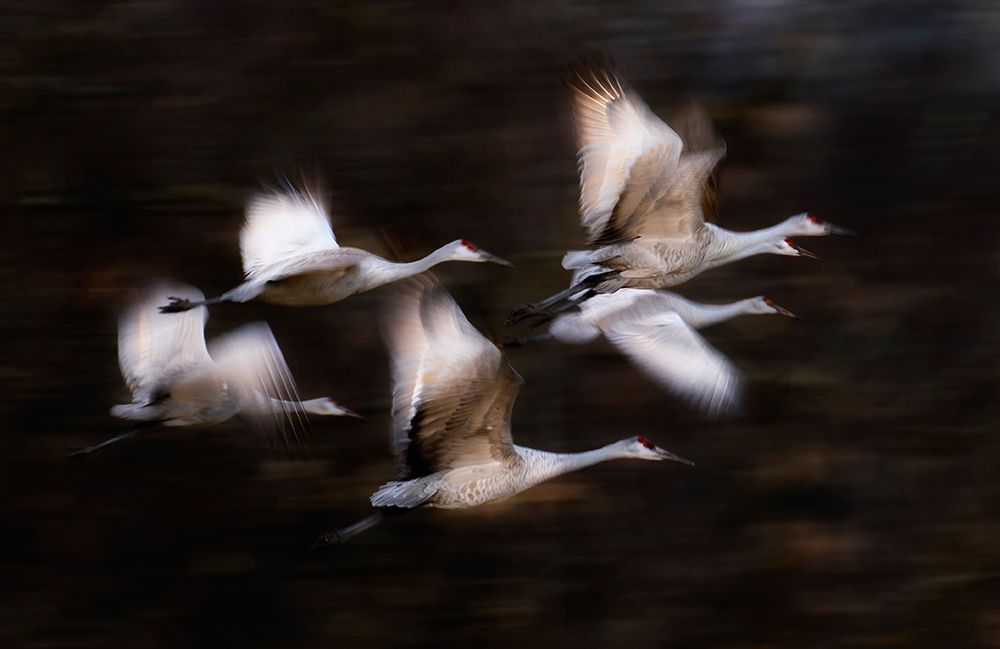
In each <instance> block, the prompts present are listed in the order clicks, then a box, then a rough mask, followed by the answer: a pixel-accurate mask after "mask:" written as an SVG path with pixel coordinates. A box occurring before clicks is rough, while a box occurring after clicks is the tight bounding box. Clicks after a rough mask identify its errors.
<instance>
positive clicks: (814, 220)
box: [806, 214, 822, 225]
mask: <svg viewBox="0 0 1000 649" xmlns="http://www.w3.org/2000/svg"><path fill="white" fill-rule="evenodd" d="M806 218H807V219H809V220H810V221H812V222H813V223H815V224H816V225H819V224H820V223H822V221H820V220H819V219H818V218H816V216H815V215H813V214H806Z"/></svg>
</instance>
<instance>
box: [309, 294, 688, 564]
mask: <svg viewBox="0 0 1000 649" xmlns="http://www.w3.org/2000/svg"><path fill="white" fill-rule="evenodd" d="M385 335H386V339H387V345H388V348H389V354H390V356H391V363H392V376H393V384H394V385H393V400H392V418H393V429H392V442H393V445H394V450H395V453H396V456H397V458H398V459H399V468H400V471H399V476H398V477H399V479H397V480H394V481H392V482H388V483H386V484H384V485H382V486H381V487H380V488H379V489H378V490H377V491H376V492H375V493H374V494H373V495H372V496H371V504H372V505H373V506H374V507H378V508H399V509H403V510H407V509H413V508H415V507H421V506H426V507H440V508H450V509H454V508H465V507H475V506H477V505H483V504H486V503H490V502H496V501H500V500H504V499H506V498H509V497H511V496H513V495H515V494H517V493H520V492H521V491H524V490H525V489H528V488H529V487H532V486H534V485H536V484H538V483H540V482H542V481H545V480H548V479H550V478H553V477H555V476H558V475H561V474H563V473H567V472H570V471H576V470H577V469H581V468H584V467H587V466H590V465H592V464H596V463H598V462H603V461H606V460H613V459H619V458H620V459H633V460H674V461H678V462H684V463H687V464H691V462H690V461H689V460H686V459H684V458H682V457H680V456H678V455H674V454H673V453H671V452H669V451H666V450H664V449H662V448H659V447H657V446H655V445H654V444H653V443H652V442H650V441H649V440H648V439H645V438H643V437H629V438H627V439H623V440H620V441H618V442H615V443H613V444H609V445H607V446H604V447H602V448H598V449H595V450H591V451H586V452H583V453H550V452H547V451H540V450H536V449H532V448H526V447H523V446H517V445H516V444H514V443H513V441H512V440H511V430H510V421H511V410H512V408H513V405H514V400H515V398H516V397H517V392H518V390H519V388H520V386H521V383H522V379H521V377H520V376H519V375H518V374H517V372H515V371H514V369H513V368H511V366H510V365H508V364H507V361H506V360H505V358H504V355H503V353H502V352H501V351H500V349H498V348H497V347H496V346H495V345H494V344H493V343H491V342H490V341H489V340H487V339H486V338H485V337H484V336H483V335H482V334H481V333H480V332H479V331H478V330H477V329H476V328H475V327H473V326H472V324H470V323H469V321H468V320H467V319H466V317H465V314H464V313H462V311H461V309H460V308H459V307H458V305H457V304H456V303H455V301H454V300H453V299H452V297H451V296H450V295H449V294H448V293H447V292H446V291H445V290H444V289H443V288H441V287H440V286H439V285H438V284H436V283H434V282H432V281H431V280H429V279H426V278H423V279H420V280H414V281H413V282H412V285H411V286H409V287H408V290H407V291H405V292H404V294H403V295H401V296H400V297H399V298H398V299H397V300H396V301H395V302H393V304H392V306H391V307H390V309H389V310H388V313H387V317H386V322H385ZM390 511H392V510H390ZM396 511H398V509H397V510H396ZM382 519H383V514H382V512H381V511H380V512H378V513H376V514H374V515H373V516H369V517H368V518H365V519H363V520H361V521H360V522H358V523H355V524H354V525H351V526H349V527H346V528H343V529H340V530H336V531H334V532H331V533H329V534H326V535H324V536H323V537H321V538H320V540H319V541H317V544H319V545H323V544H327V543H336V542H340V541H344V540H346V539H348V538H350V537H352V536H354V535H356V534H358V533H360V532H362V531H364V530H366V529H368V528H370V527H372V526H373V525H376V524H377V523H379V522H380V521H381V520H382Z"/></svg>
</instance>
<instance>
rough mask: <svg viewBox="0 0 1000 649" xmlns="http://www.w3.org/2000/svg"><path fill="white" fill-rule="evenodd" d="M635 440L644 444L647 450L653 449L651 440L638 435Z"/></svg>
mask: <svg viewBox="0 0 1000 649" xmlns="http://www.w3.org/2000/svg"><path fill="white" fill-rule="evenodd" d="M635 441H637V442H639V443H640V444H642V445H643V446H645V447H646V448H648V449H649V450H651V451H652V450H653V442H651V441H649V440H648V439H646V438H645V437H639V438H637V439H636V440H635Z"/></svg>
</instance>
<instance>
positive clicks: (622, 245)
mask: <svg viewBox="0 0 1000 649" xmlns="http://www.w3.org/2000/svg"><path fill="white" fill-rule="evenodd" d="M566 84H567V86H568V88H569V90H570V94H571V101H572V106H573V116H574V123H575V126H576V134H577V143H578V155H577V157H578V162H579V168H580V220H581V224H582V225H583V227H584V228H585V229H586V230H587V244H588V245H589V248H588V249H586V250H573V251H570V252H568V253H567V254H566V255H565V257H563V267H564V268H567V269H571V270H578V269H582V268H586V267H588V266H597V267H599V268H600V269H602V270H604V271H606V273H604V274H593V275H590V276H589V277H588V278H587V279H586V281H587V282H588V283H587V284H586V285H585V286H586V287H593V288H594V289H595V290H596V292H599V293H610V292H614V291H615V290H617V289H619V288H624V287H628V288H667V287H670V286H676V285H678V284H681V283H683V282H686V281H688V280H689V279H691V278H692V277H694V276H695V275H698V274H699V273H701V272H703V271H705V270H707V269H709V268H713V267H716V266H720V265H722V264H728V263H731V262H734V261H737V260H739V259H743V258H745V257H749V256H751V255H758V254H765V253H771V254H779V255H799V256H808V257H814V256H815V255H812V254H811V253H809V252H807V251H805V250H803V249H801V248H799V247H798V246H797V245H796V244H795V243H793V242H792V240H791V239H790V237H795V236H823V235H828V234H841V235H852V234H854V233H853V232H852V231H851V230H848V229H847V228H842V227H840V226H837V225H833V224H832V223H825V222H823V221H821V220H820V219H818V218H817V217H815V216H813V215H812V214H808V213H803V214H797V215H795V216H792V217H789V218H788V219H786V220H785V221H783V222H781V223H779V224H777V225H774V226H771V227H769V228H764V229H762V230H755V231H752V232H734V231H732V230H726V229H724V228H720V227H718V226H716V225H713V224H711V223H708V222H706V216H708V217H709V219H710V218H711V217H712V216H714V214H713V213H712V212H713V211H714V203H715V200H714V189H715V185H714V183H708V182H707V181H708V180H709V178H710V174H712V172H713V170H714V169H715V167H716V165H717V164H718V163H719V161H720V160H721V159H722V158H723V157H724V156H725V153H726V147H725V143H724V142H723V140H722V139H721V138H720V137H719V136H718V134H717V133H716V132H715V130H714V128H713V127H712V124H711V122H710V121H709V119H708V117H707V116H706V115H705V114H704V113H703V112H702V111H700V110H695V109H691V110H690V111H688V114H687V115H686V116H685V119H683V120H681V121H680V122H679V124H680V125H681V126H679V129H680V130H681V133H682V134H683V135H682V134H679V133H678V132H677V131H675V130H674V129H673V128H671V127H670V126H668V125H667V124H666V123H665V122H663V121H662V120H661V119H660V118H659V117H657V116H656V115H655V114H653V112H652V111H651V110H650V109H649V107H648V106H646V104H645V103H644V102H643V101H642V99H641V98H640V97H639V95H638V94H636V93H635V92H633V91H632V90H630V89H626V87H625V85H624V84H623V82H622V81H621V79H620V77H618V76H617V74H616V73H615V72H614V70H613V68H612V66H611V64H610V62H608V61H606V60H603V59H601V58H596V59H585V60H583V61H581V62H580V63H579V64H578V65H576V66H575V67H574V68H573V69H572V71H571V73H570V75H569V76H568V77H567V79H566ZM706 194H708V196H706ZM706 206H707V207H709V208H710V209H709V214H707V215H706V213H705V207H706ZM576 288H583V287H576ZM572 292H574V290H573V288H571V289H568V290H567V291H563V292H561V293H558V294H556V295H554V296H552V297H551V298H549V299H547V300H545V301H543V302H541V303H539V304H534V305H530V304H529V305H525V307H522V308H521V309H518V310H516V311H515V312H514V313H513V314H512V320H513V321H517V320H519V319H521V318H523V317H525V316H528V315H531V314H535V313H539V312H544V311H545V310H546V309H548V308H550V307H552V306H553V305H555V304H556V303H558V302H559V301H561V300H564V299H565V298H566V296H567V295H569V294H571V293H572Z"/></svg>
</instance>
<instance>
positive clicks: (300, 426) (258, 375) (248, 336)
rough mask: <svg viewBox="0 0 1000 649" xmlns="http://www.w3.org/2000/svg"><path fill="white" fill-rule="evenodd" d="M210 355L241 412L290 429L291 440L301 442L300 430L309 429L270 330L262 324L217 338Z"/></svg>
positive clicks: (266, 425)
mask: <svg viewBox="0 0 1000 649" xmlns="http://www.w3.org/2000/svg"><path fill="white" fill-rule="evenodd" d="M209 352H210V354H211V356H212V360H213V361H214V363H215V366H214V372H215V374H216V376H217V378H218V379H219V380H220V381H222V382H223V383H224V384H225V386H226V389H227V390H228V392H229V395H230V397H231V398H233V399H235V400H236V402H237V403H238V404H239V410H240V413H241V414H244V415H248V416H250V417H252V418H253V419H254V420H256V422H257V423H259V424H260V425H261V426H262V427H264V428H267V429H271V430H279V431H281V432H282V433H283V434H284V433H285V431H286V426H287V427H288V428H289V429H290V431H291V435H292V438H293V440H291V441H295V442H298V441H299V440H298V432H297V431H302V432H305V430H306V423H305V419H304V418H303V415H302V407H301V404H300V399H299V394H298V390H297V389H296V387H295V381H294V379H293V378H292V374H291V372H290V371H289V369H288V365H287V364H286V363H285V358H284V356H283V355H282V353H281V348H280V347H278V341H276V340H275V339H274V335H273V334H272V333H271V329H270V327H268V326H267V324H265V323H263V322H255V323H251V324H248V325H244V326H242V327H240V328H238V329H235V330H233V331H231V332H228V333H226V334H223V335H222V336H219V337H217V338H214V339H213V340H212V342H211V345H210V347H209ZM268 397H274V398H273V399H271V398H268ZM289 441H290V440H289V439H288V437H287V435H286V442H289Z"/></svg>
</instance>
